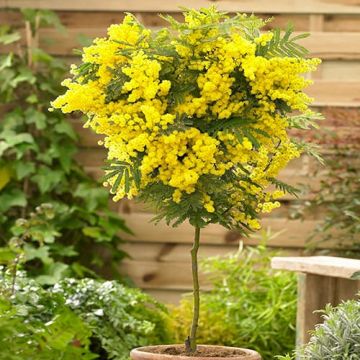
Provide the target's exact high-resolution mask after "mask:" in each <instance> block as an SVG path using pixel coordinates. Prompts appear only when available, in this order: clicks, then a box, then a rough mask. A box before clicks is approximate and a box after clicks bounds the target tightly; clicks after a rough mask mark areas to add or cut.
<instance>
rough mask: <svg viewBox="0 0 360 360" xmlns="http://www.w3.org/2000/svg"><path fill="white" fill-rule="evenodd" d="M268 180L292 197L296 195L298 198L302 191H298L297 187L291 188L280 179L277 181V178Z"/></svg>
mask: <svg viewBox="0 0 360 360" xmlns="http://www.w3.org/2000/svg"><path fill="white" fill-rule="evenodd" d="M268 180H269V181H270V182H271V183H272V184H273V185H275V187H276V188H277V189H279V190H281V191H283V192H285V193H288V194H291V195H294V196H296V197H298V196H299V192H300V190H299V189H297V188H296V187H294V186H291V185H289V184H286V183H284V182H282V181H280V180H278V179H275V178H272V177H271V178H268Z"/></svg>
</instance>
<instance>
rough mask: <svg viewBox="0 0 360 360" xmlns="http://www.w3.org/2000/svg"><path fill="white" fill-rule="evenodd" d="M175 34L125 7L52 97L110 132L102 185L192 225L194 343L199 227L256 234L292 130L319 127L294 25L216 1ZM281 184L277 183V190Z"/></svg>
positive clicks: (287, 155)
mask: <svg viewBox="0 0 360 360" xmlns="http://www.w3.org/2000/svg"><path fill="white" fill-rule="evenodd" d="M184 18H185V22H183V23H180V22H177V21H176V20H175V19H173V18H171V17H167V18H166V19H167V20H168V21H169V24H170V28H171V29H170V30H169V29H162V30H160V31H156V32H152V31H151V30H149V29H146V28H145V27H144V26H143V25H141V24H140V23H139V22H138V20H137V19H136V18H135V17H134V16H132V15H131V14H128V15H127V16H126V17H125V18H124V21H123V23H122V24H117V25H112V26H110V27H109V29H108V32H107V35H108V36H107V37H106V38H103V39H96V40H94V42H93V44H92V45H91V46H89V47H87V48H84V49H83V56H82V60H83V62H82V63H81V64H79V65H78V66H73V67H72V69H71V75H72V76H71V78H69V79H67V80H65V81H64V82H63V85H64V86H65V87H66V88H67V91H66V92H65V94H64V95H61V96H59V97H58V98H57V99H55V100H54V101H53V102H52V106H53V107H54V109H61V110H62V111H63V112H64V113H70V112H73V111H81V112H82V113H84V114H86V115H87V117H88V121H87V122H86V125H85V126H87V127H91V128H92V129H93V130H94V131H95V132H96V133H98V134H102V135H104V136H105V139H104V145H105V147H106V149H107V150H108V162H109V163H110V165H109V166H108V167H106V181H105V185H109V186H110V187H111V190H110V191H111V192H112V193H113V194H114V200H119V199H121V198H123V197H124V196H127V197H129V198H132V197H137V198H138V199H140V200H143V201H145V202H147V203H151V204H152V205H154V207H155V209H156V210H157V212H158V214H157V216H156V217H155V219H154V220H155V221H160V220H162V219H163V220H165V221H166V223H167V224H172V225H173V226H176V225H179V224H181V223H182V222H184V221H186V220H187V221H188V222H189V223H190V224H191V225H192V226H194V233H195V234H194V243H193V248H192V250H191V257H192V274H193V289H194V310H193V321H192V325H191V327H190V331H189V335H188V336H187V337H186V339H185V349H186V352H187V353H188V354H194V353H195V352H196V350H197V346H196V333H197V329H198V318H199V311H200V310H199V308H200V297H199V281H198V258H197V254H198V249H199V246H200V230H201V229H202V228H204V227H206V226H207V225H208V224H210V223H212V224H220V225H223V226H224V227H226V228H228V229H236V230H237V231H238V232H240V233H241V234H247V233H248V232H249V231H253V230H256V229H259V228H260V223H259V217H260V213H264V212H265V213H266V212H270V211H271V210H272V209H274V208H276V207H278V206H280V203H279V202H277V201H276V199H278V198H279V197H281V196H282V195H283V191H282V190H285V191H290V192H294V190H293V188H292V187H288V186H286V185H285V184H283V183H281V182H279V181H277V180H274V179H276V178H277V176H278V174H279V171H280V170H281V169H282V168H284V167H285V166H286V165H287V163H288V162H289V161H290V160H291V159H293V158H296V157H298V156H300V153H301V152H302V151H306V150H308V149H310V148H309V147H308V146H307V145H306V144H305V143H299V142H296V141H295V140H294V139H293V138H292V137H291V136H290V134H289V132H288V130H289V129H290V128H292V127H296V126H297V127H298V126H299V121H296V119H295V120H294V119H293V121H289V119H290V118H291V117H292V116H293V115H294V112H299V113H301V114H302V119H301V125H302V128H303V129H307V128H308V127H310V126H311V124H312V123H313V119H314V114H313V113H312V112H311V111H310V110H309V109H308V105H309V103H310V102H311V99H310V98H309V97H308V96H307V95H306V94H305V93H304V92H303V90H304V88H305V87H306V86H307V85H309V84H310V82H309V81H307V80H306V79H305V78H304V77H303V76H302V74H303V73H305V72H310V71H314V70H315V69H316V66H317V65H318V64H319V62H320V60H318V59H305V58H304V55H305V53H306V50H305V49H304V48H302V47H301V46H300V45H298V44H297V42H296V41H297V40H299V39H300V38H302V37H304V35H301V36H295V37H292V28H291V27H288V28H287V29H286V31H285V35H284V36H283V37H281V34H280V30H276V31H273V32H265V33H261V31H260V30H261V28H262V27H263V26H264V25H265V23H266V22H265V21H263V20H261V19H259V18H257V17H256V16H250V17H248V16H246V15H241V14H237V15H235V16H234V17H229V16H228V15H227V14H226V13H223V12H220V11H218V10H217V9H216V8H215V7H210V8H202V9H200V10H198V11H197V10H188V9H185V10H184ZM270 185H274V187H275V188H280V189H281V190H279V189H274V190H269V186H270Z"/></svg>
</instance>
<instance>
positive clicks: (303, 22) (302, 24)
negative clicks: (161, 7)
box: [0, 9, 351, 31]
mask: <svg viewBox="0 0 360 360" xmlns="http://www.w3.org/2000/svg"><path fill="white" fill-rule="evenodd" d="M56 13H57V15H58V16H59V18H60V21H61V22H62V24H63V25H64V26H66V27H67V28H72V29H77V28H87V27H88V28H92V27H93V28H107V27H109V26H110V25H111V24H117V23H120V22H122V20H123V18H124V15H125V14H124V13H123V12H120V11H96V12H95V11H94V12H86V16H84V11H57V12H56ZM135 15H136V16H137V17H139V18H140V19H141V22H142V23H143V24H144V25H145V26H148V27H151V28H159V27H164V26H168V22H167V21H166V20H164V19H163V18H161V17H160V16H159V15H158V13H157V12H155V13H143V12H137V13H136V14H135ZM171 15H172V16H173V17H174V18H175V19H176V20H178V21H183V16H182V14H180V13H172V14H171ZM231 15H233V14H231ZM258 16H259V17H261V18H263V19H268V18H270V17H272V16H271V14H258ZM22 22H23V20H22V17H21V14H20V13H19V12H18V11H16V10H15V11H9V10H2V11H1V9H0V23H6V24H9V25H14V26H18V27H19V26H20V27H21V26H22ZM289 22H291V23H292V24H293V25H294V28H295V29H296V30H297V31H308V30H309V16H308V15H296V14H277V15H276V17H274V18H273V19H272V21H271V22H269V23H267V25H266V26H265V27H264V29H272V28H274V27H280V28H285V27H286V25H287V24H288V23H289ZM348 31H351V28H349V29H348Z"/></svg>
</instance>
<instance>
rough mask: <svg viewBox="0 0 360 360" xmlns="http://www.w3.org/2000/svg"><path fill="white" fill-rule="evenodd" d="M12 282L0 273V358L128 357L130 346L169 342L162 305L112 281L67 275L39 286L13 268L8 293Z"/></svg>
mask: <svg viewBox="0 0 360 360" xmlns="http://www.w3.org/2000/svg"><path fill="white" fill-rule="evenodd" d="M12 283H13V277H12V274H9V273H8V272H6V273H5V272H4V273H3V275H0V345H2V351H1V354H0V359H4V360H5V359H6V360H20V359H21V360H24V359H26V360H32V359H34V360H35V359H44V360H45V359H46V360H48V359H49V360H50V359H51V360H55V359H56V360H58V359H64V360H73V359H84V360H87V359H95V358H96V359H100V360H110V359H114V360H128V359H129V352H130V350H131V349H132V348H134V347H136V346H143V345H150V344H158V343H162V344H163V343H167V342H168V341H169V340H170V339H169V338H168V335H167V334H168V333H169V331H168V325H167V314H166V309H164V308H163V307H162V306H161V305H160V304H158V303H157V302H156V301H155V300H153V299H152V298H151V297H150V296H148V295H145V294H144V293H142V292H141V291H140V290H137V289H129V288H126V287H124V286H123V285H121V284H119V283H117V282H116V281H106V282H102V281H96V280H93V279H86V278H85V279H81V280H76V279H71V278H70V279H66V280H63V281H61V282H59V283H57V284H55V285H54V286H53V287H49V288H47V289H46V290H44V289H43V288H42V287H41V286H40V285H39V284H38V283H37V282H35V281H34V280H32V279H29V278H27V277H26V276H25V273H23V272H19V273H18V276H17V279H16V284H15V292H14V294H13V295H12V296H8V294H9V293H10V290H11V288H12ZM25 320H26V321H25ZM5 348H6V349H9V350H8V351H7V350H5ZM89 349H90V350H91V351H92V353H94V354H96V355H97V356H94V354H91V353H90V350H89Z"/></svg>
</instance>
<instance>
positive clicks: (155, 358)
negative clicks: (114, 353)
mask: <svg viewBox="0 0 360 360" xmlns="http://www.w3.org/2000/svg"><path fill="white" fill-rule="evenodd" d="M169 346H183V344H170V345H152V346H142V347H138V348H135V349H133V350H131V353H130V354H131V355H135V356H136V355H137V356H142V357H141V359H144V360H174V359H175V360H190V359H191V360H205V359H206V360H230V359H231V360H261V356H260V354H259V353H258V352H256V351H255V350H251V349H245V348H239V347H231V346H221V345H198V347H200V348H204V347H207V348H223V349H237V350H241V351H243V352H244V353H245V355H246V357H245V356H244V355H241V356H232V357H226V356H225V357H202V356H191V357H190V356H184V355H169V354H156V353H151V352H147V351H145V349H151V348H155V347H157V348H158V347H169ZM134 359H140V358H139V357H136V358H134Z"/></svg>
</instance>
